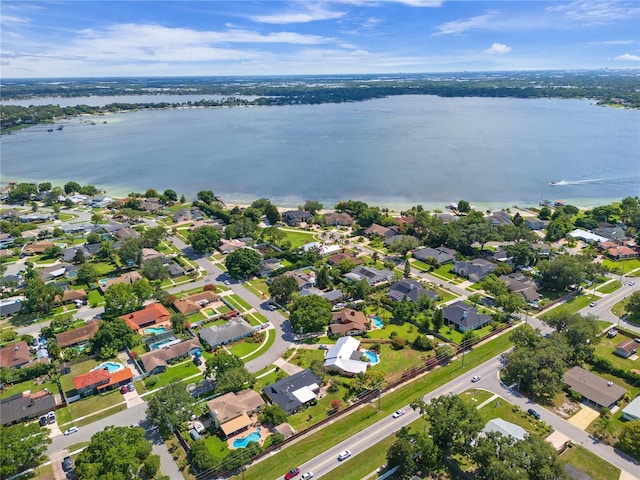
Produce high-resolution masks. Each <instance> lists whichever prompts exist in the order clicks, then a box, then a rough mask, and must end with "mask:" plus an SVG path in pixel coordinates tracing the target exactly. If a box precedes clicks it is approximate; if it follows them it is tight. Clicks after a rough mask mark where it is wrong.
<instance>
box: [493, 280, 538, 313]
mask: <svg viewBox="0 0 640 480" xmlns="http://www.w3.org/2000/svg"><path fill="white" fill-rule="evenodd" d="M500 280H502V281H503V282H504V283H505V284H506V285H507V288H508V289H509V290H511V291H512V292H513V293H517V294H518V295H520V296H521V297H522V298H523V299H524V301H525V302H527V303H528V304H530V305H531V304H535V303H536V302H537V301H538V300H540V297H541V295H540V294H539V293H538V291H537V285H536V283H535V282H534V281H533V280H531V279H530V278H528V277H527V276H525V275H522V274H519V273H511V274H509V275H501V276H500Z"/></svg>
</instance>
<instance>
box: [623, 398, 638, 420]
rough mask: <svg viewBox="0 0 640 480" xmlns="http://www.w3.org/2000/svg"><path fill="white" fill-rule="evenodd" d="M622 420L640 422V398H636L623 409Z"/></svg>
mask: <svg viewBox="0 0 640 480" xmlns="http://www.w3.org/2000/svg"><path fill="white" fill-rule="evenodd" d="M622 419H623V420H627V421H629V422H633V421H635V420H640V397H636V398H635V399H633V401H631V402H629V405H627V406H626V407H624V408H623V409H622Z"/></svg>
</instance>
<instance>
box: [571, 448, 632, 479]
mask: <svg viewBox="0 0 640 480" xmlns="http://www.w3.org/2000/svg"><path fill="white" fill-rule="evenodd" d="M560 459H561V460H563V461H565V462H567V463H568V464H569V465H571V466H573V467H575V468H577V469H578V470H580V471H581V472H584V473H586V474H587V475H589V476H590V477H591V478H610V479H617V478H619V477H620V469H619V468H618V467H615V466H613V465H611V464H610V463H609V462H606V461H604V460H603V459H602V458H600V457H599V456H598V455H596V454H594V453H591V452H590V451H589V450H587V449H586V448H584V447H581V446H579V445H573V446H572V447H571V448H567V449H566V450H565V451H564V452H563V453H562V455H560Z"/></svg>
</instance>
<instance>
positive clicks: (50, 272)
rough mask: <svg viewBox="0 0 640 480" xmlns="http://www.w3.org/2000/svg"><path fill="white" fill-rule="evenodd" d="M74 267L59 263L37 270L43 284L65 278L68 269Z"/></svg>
mask: <svg viewBox="0 0 640 480" xmlns="http://www.w3.org/2000/svg"><path fill="white" fill-rule="evenodd" d="M68 266H69V267H70V266H72V265H68V264H66V263H57V264H54V265H50V266H48V267H44V268H40V269H38V270H36V272H37V273H38V277H39V278H40V280H42V281H43V282H47V281H49V280H52V279H54V278H61V277H64V275H65V273H67V267H68Z"/></svg>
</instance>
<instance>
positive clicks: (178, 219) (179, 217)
mask: <svg viewBox="0 0 640 480" xmlns="http://www.w3.org/2000/svg"><path fill="white" fill-rule="evenodd" d="M172 218H173V221H174V223H184V222H190V221H191V220H193V216H192V214H191V211H190V210H186V209H182V210H178V211H177V212H176V213H174V214H173V217H172Z"/></svg>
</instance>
